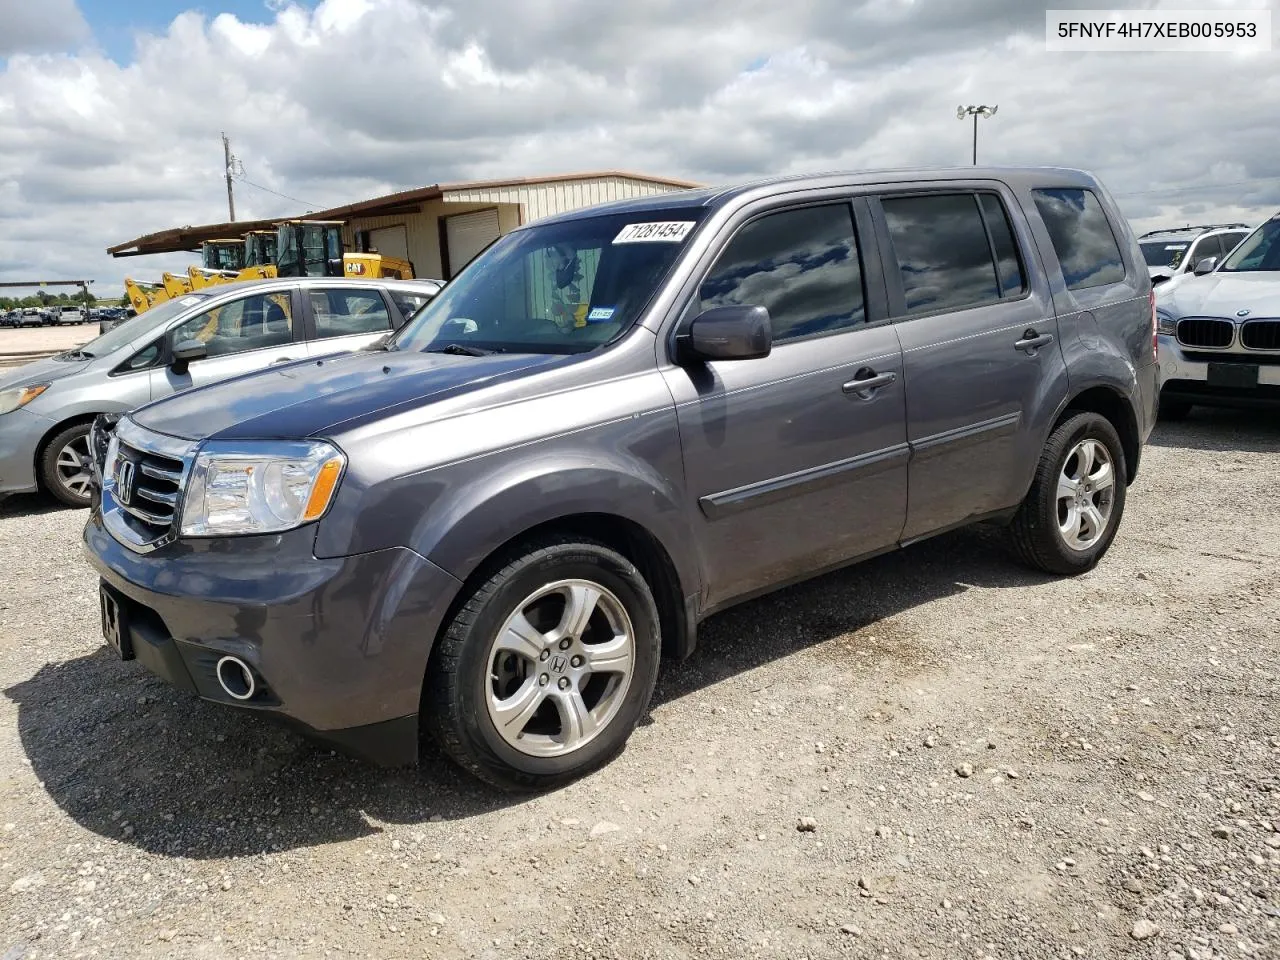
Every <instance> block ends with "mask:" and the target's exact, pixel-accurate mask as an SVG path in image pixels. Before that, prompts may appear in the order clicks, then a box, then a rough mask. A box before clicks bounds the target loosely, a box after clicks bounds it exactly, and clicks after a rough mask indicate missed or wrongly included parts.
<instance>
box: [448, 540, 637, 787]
mask: <svg viewBox="0 0 1280 960" xmlns="http://www.w3.org/2000/svg"><path fill="white" fill-rule="evenodd" d="M566 581H573V582H574V583H577V584H587V583H589V584H593V585H594V587H596V588H601V589H602V590H603V593H601V594H600V597H599V599H598V600H597V601H594V602H592V603H585V604H584V603H579V604H578V605H577V606H576V609H589V610H591V611H594V612H592V613H591V614H590V618H589V620H587V621H586V623H587V627H586V628H585V629H576V630H575V628H574V627H572V626H566V624H568V623H569V621H570V620H571V619H572V618H571V617H569V616H567V614H568V613H569V611H570V608H571V603H570V600H569V599H568V598H569V595H570V592H571V591H572V590H573V589H575V588H574V587H573V586H572V585H570V586H563V587H562V586H560V585H562V584H564V583H565V582H566ZM553 585H554V586H553ZM581 596H584V597H585V596H588V594H587V593H586V592H583V593H581ZM539 597H540V599H539ZM531 601H532V602H531ZM522 612H523V616H524V619H523V623H524V624H525V625H528V626H533V627H534V628H535V629H534V630H532V631H528V630H526V631H525V632H524V636H525V637H527V638H532V640H531V642H530V644H529V645H528V646H525V645H524V644H517V646H520V648H521V652H520V653H514V652H507V651H503V650H500V649H499V648H498V640H499V634H500V633H501V634H502V635H503V636H506V637H514V636H516V635H515V634H513V633H512V632H510V631H505V630H504V627H505V626H506V625H507V624H508V622H509V621H510V620H511V619H512V618H513V617H515V616H516V615H517V614H519V613H522ZM628 621H629V624H628ZM628 626H629V631H630V636H631V638H632V639H631V645H630V660H629V669H630V674H629V680H626V681H625V684H624V680H623V677H624V676H625V675H626V670H625V668H624V669H623V670H620V671H618V672H609V671H601V672H592V671H590V670H589V669H588V667H589V664H587V660H586V657H587V656H588V655H590V656H591V657H593V658H599V657H601V656H605V655H607V654H608V653H613V652H614V649H616V650H618V651H621V650H623V649H624V648H625V644H622V641H621V640H620V639H619V635H620V632H621V631H622V630H625V629H626V628H627V627H628ZM560 633H565V634H567V635H568V636H566V637H564V638H560V637H558V634H560ZM611 636H612V640H608V638H609V637H611ZM569 637H573V639H572V640H569ZM582 638H588V639H589V640H590V642H584V640H583V639H582ZM601 641H605V642H610V643H611V644H613V645H614V648H613V649H608V650H606V648H604V647H602V646H600V645H599V643H600V642H601ZM566 642H567V643H568V644H570V645H569V646H567V648H562V646H561V644H564V643H566ZM620 644H621V645H620ZM660 649H661V631H660V628H659V624H658V610H657V605H656V604H655V603H654V599H653V593H652V591H651V590H650V589H649V585H648V584H647V583H646V582H645V580H644V577H642V576H641V574H640V571H639V570H637V569H636V567H635V566H634V565H633V564H632V563H631V562H630V561H628V560H627V559H626V558H625V557H623V556H621V555H620V554H618V553H616V552H615V551H613V550H611V549H609V548H608V547H606V546H604V545H603V544H600V543H595V542H592V541H590V540H583V539H579V538H567V537H549V538H543V539H541V540H536V541H532V542H530V543H527V544H525V545H523V546H522V547H521V548H520V549H519V550H518V551H515V552H513V553H512V554H510V555H508V558H507V559H506V561H505V562H502V563H501V565H500V567H499V568H498V569H497V570H496V571H495V572H493V573H492V574H491V575H488V576H486V577H485V579H484V580H483V582H480V583H478V584H477V585H475V586H473V587H472V588H471V589H470V591H469V592H468V593H466V594H464V595H463V598H462V600H461V602H460V603H459V604H458V605H457V607H456V613H455V614H454V616H453V619H452V620H451V621H450V623H449V626H448V628H447V630H446V632H445V634H444V636H443V637H442V638H441V640H440V642H439V644H438V646H437V648H436V650H435V652H434V653H433V655H432V658H431V663H430V665H429V667H428V670H427V677H426V683H425V685H424V688H423V720H424V726H425V728H426V729H427V730H429V731H430V732H431V734H432V735H433V737H434V738H435V739H436V741H437V742H438V743H439V744H440V746H441V748H442V749H443V750H444V752H445V753H446V754H448V755H449V756H450V757H451V758H452V759H453V760H455V761H456V762H457V763H458V764H459V765H461V766H462V767H464V768H465V769H466V770H468V771H470V772H471V773H473V774H474V775H475V776H477V777H479V778H480V779H481V780H484V781H486V782H487V783H490V784H492V785H494V786H496V787H500V788H502V789H505V790H520V791H533V790H550V789H554V788H556V787H559V786H562V785H564V784H566V783H568V782H570V781H572V780H576V779H578V778H579V777H582V776H584V775H586V774H588V773H590V772H592V771H593V770H596V769H598V768H600V767H602V766H604V765H605V764H607V763H608V762H609V761H611V760H612V759H613V758H614V757H616V756H617V755H618V754H619V753H621V752H622V749H623V747H624V746H625V745H626V742H627V738H628V737H630V736H631V732H632V731H633V730H634V729H635V728H636V725H637V724H638V723H639V722H640V720H641V718H642V717H643V715H644V712H645V710H646V708H647V707H648V705H649V698H650V697H651V696H652V695H653V688H654V684H655V683H656V681H657V676H658V661H659V657H660ZM543 650H545V651H546V652H545V653H543V652H541V651H543ZM579 654H581V657H580V656H579ZM621 656H622V654H621V653H616V654H615V655H614V658H613V659H615V660H618V661H619V662H621ZM580 660H581V663H582V664H583V665H584V666H583V667H582V668H581V669H578V670H577V672H576V673H573V671H574V670H575V669H576V668H577V667H578V664H579V661H580ZM563 671H567V672H569V673H571V674H573V677H574V678H573V679H570V678H569V676H566V674H565V672H563ZM544 678H545V679H544ZM553 678H554V679H553ZM575 698H576V699H575ZM535 701H536V703H537V704H538V706H536V707H535V706H534V703H535ZM570 701H572V702H574V703H577V704H579V705H580V706H581V707H582V708H583V709H584V710H587V711H589V712H588V713H586V714H583V713H581V712H579V713H578V716H579V717H581V718H582V723H581V726H580V727H578V729H579V730H582V731H585V730H586V729H587V722H586V721H587V720H590V721H591V723H592V724H593V725H595V724H596V723H598V726H595V730H594V732H593V733H591V735H590V736H585V735H584V736H583V737H581V738H577V739H580V740H581V743H580V744H579V745H577V746H573V744H572V741H573V740H574V739H575V737H574V735H573V732H572V731H571V730H570V727H569V725H567V724H566V720H565V713H564V710H566V709H569V708H568V707H567V706H566V704H567V703H569V702H570ZM497 702H506V703H508V704H511V703H519V704H524V705H526V706H527V707H528V709H517V708H516V707H510V706H509V707H507V708H505V709H507V711H508V713H507V716H509V717H514V718H515V719H512V720H510V721H509V722H508V723H507V724H504V729H506V730H507V733H506V734H504V733H503V732H501V731H500V730H499V727H498V721H497V720H495V714H496V715H498V716H501V715H502V714H501V713H498V711H499V709H500V708H499V707H498V706H497V705H496V704H497ZM557 727H558V731H557ZM557 736H558V737H559V741H557V739H556V738H557ZM557 751H558V752H557Z"/></svg>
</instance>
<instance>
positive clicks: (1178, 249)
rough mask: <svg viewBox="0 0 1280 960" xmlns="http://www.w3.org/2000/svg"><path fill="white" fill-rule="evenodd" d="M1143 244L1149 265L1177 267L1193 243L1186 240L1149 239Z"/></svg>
mask: <svg viewBox="0 0 1280 960" xmlns="http://www.w3.org/2000/svg"><path fill="white" fill-rule="evenodd" d="M1141 246H1142V256H1143V257H1144V258H1146V261H1147V266H1148V267H1176V266H1177V265H1178V264H1180V263H1181V262H1182V258H1183V257H1184V256H1186V253H1187V247H1189V246H1191V244H1190V242H1188V241H1186V240H1173V241H1169V240H1147V241H1146V242H1144V243H1142V244H1141Z"/></svg>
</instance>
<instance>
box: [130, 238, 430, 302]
mask: <svg viewBox="0 0 1280 960" xmlns="http://www.w3.org/2000/svg"><path fill="white" fill-rule="evenodd" d="M200 259H201V263H200V265H199V266H192V267H188V268H187V275H186V276H185V277H184V276H180V275H175V274H172V273H165V274H164V275H163V276H162V277H161V280H160V283H158V284H157V283H144V282H141V281H137V280H131V279H128V278H126V279H125V282H124V285H125V293H126V294H128V297H129V302H130V303H131V304H133V309H134V310H135V311H136V312H138V313H144V312H145V311H147V310H149V309H150V308H151V307H154V306H155V305H156V304H158V303H163V302H164V301H166V300H170V299H172V298H174V297H180V296H182V295H183V294H186V293H190V292H191V291H193V290H202V289H204V288H205V287H209V286H213V285H214V284H220V283H236V282H238V281H241V280H266V279H269V278H271V277H354V278H359V279H366V280H368V279H377V278H379V277H385V278H388V279H397V280H412V279H413V278H414V272H413V264H412V263H410V262H409V261H408V260H401V259H399V258H398V257H388V256H384V255H383V254H380V253H347V252H346V250H345V249H344V247H343V243H342V221H340V220H283V221H281V222H280V223H278V224H276V229H275V230H274V231H271V230H253V231H250V232H249V233H248V234H246V235H245V236H244V237H243V238H241V239H239V240H206V241H205V242H204V243H203V244H201V256H200Z"/></svg>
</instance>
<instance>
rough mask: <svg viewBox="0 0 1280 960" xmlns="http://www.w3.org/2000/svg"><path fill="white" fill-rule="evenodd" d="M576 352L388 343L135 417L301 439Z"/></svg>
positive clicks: (176, 432)
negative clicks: (473, 352) (406, 348)
mask: <svg viewBox="0 0 1280 960" xmlns="http://www.w3.org/2000/svg"><path fill="white" fill-rule="evenodd" d="M574 359H576V357H573V356H564V355H559V354H552V355H547V354H527V353H521V354H491V355H489V356H484V357H464V356H453V355H451V354H439V353H416V352H405V353H400V352H398V351H385V350H374V351H368V352H359V353H347V354H336V355H334V356H331V357H325V358H322V359H320V360H299V361H297V362H296V363H291V364H282V365H280V366H278V367H273V368H271V369H269V370H262V371H259V372H257V373H251V374H248V375H246V376H243V377H235V378H233V379H231V380H223V381H220V382H219V383H214V384H210V385H209V386H206V387H200V388H197V389H194V390H188V391H186V392H184V393H180V394H177V395H175V396H172V397H166V398H165V399H163V400H158V401H156V402H155V403H151V404H148V405H146V406H144V407H140V408H138V409H137V410H135V411H134V412H133V413H132V414H131V417H132V419H133V420H134V421H136V422H137V423H138V424H140V425H141V426H143V427H146V428H147V429H149V430H155V431H158V432H159V433H164V434H168V435H169V436H173V437H182V438H184V439H187V440H204V439H219V440H253V439H256V440H262V439H299V438H302V437H309V436H315V435H317V434H322V433H324V432H325V431H327V430H328V429H330V428H332V427H335V426H337V425H338V424H341V423H345V422H347V421H350V420H353V419H356V418H364V417H368V416H370V415H372V414H376V413H378V412H379V411H384V410H387V409H389V408H391V407H401V406H405V405H410V404H415V405H416V404H421V403H427V402H430V401H432V400H441V399H444V398H445V397H448V396H453V395H456V394H459V393H468V392H471V391H473V390H478V389H480V388H482V387H485V386H489V385H491V384H493V383H495V382H499V381H501V380H506V379H510V378H512V377H518V376H520V375H522V374H523V373H524V372H526V371H530V370H534V369H540V368H542V367H546V366H548V365H551V364H558V363H564V362H566V361H573V360H574Z"/></svg>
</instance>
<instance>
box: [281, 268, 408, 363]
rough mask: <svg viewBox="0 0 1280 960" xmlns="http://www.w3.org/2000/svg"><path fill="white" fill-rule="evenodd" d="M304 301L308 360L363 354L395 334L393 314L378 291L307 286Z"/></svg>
mask: <svg viewBox="0 0 1280 960" xmlns="http://www.w3.org/2000/svg"><path fill="white" fill-rule="evenodd" d="M302 300H303V303H304V305H305V321H304V322H305V324H306V329H307V340H308V344H307V353H308V356H312V357H317V356H324V355H327V354H333V353H345V352H347V351H350V350H359V349H361V348H362V347H367V346H369V345H370V344H371V343H373V342H374V341H376V340H378V339H380V338H381V337H383V336H385V335H386V334H388V333H390V332H391V329H392V322H391V318H392V313H391V310H390V309H389V307H388V305H387V301H386V299H385V298H384V297H383V294H382V291H381V290H379V289H378V288H377V287H372V286H371V287H361V286H352V285H348V284H341V285H335V286H331V287H324V286H314V287H313V286H307V287H305V288H303V290H302Z"/></svg>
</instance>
